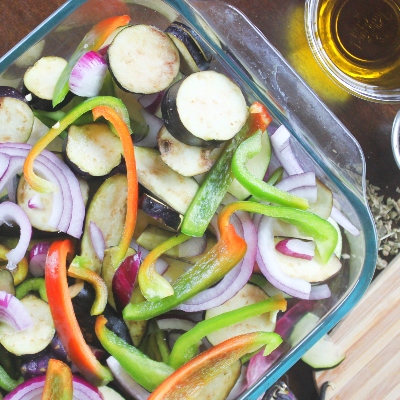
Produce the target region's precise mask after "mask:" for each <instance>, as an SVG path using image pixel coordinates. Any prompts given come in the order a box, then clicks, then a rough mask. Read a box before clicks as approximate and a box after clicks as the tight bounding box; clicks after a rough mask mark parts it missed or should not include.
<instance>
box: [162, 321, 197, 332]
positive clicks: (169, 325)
mask: <svg viewBox="0 0 400 400" xmlns="http://www.w3.org/2000/svg"><path fill="white" fill-rule="evenodd" d="M157 325H158V328H159V329H161V330H163V331H176V330H178V331H184V332H187V331H190V329H193V328H194V327H195V326H196V323H195V322H193V321H191V320H190V319H187V318H172V317H171V318H162V317H159V318H157Z"/></svg>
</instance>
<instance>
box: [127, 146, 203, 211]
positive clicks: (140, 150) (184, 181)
mask: <svg viewBox="0 0 400 400" xmlns="http://www.w3.org/2000/svg"><path fill="white" fill-rule="evenodd" d="M135 157H136V170H137V174H138V180H139V183H140V184H141V185H143V186H144V187H145V188H146V189H147V190H149V191H150V192H151V193H153V194H154V195H155V196H157V197H158V198H159V199H161V200H162V201H164V202H165V203H167V204H168V205H169V206H170V207H172V208H173V209H174V210H176V211H178V212H179V213H181V214H182V215H184V214H185V212H186V211H187V209H188V207H189V204H190V203H191V201H192V200H193V198H194V196H195V194H196V192H197V190H198V188H199V185H198V183H197V182H196V181H195V180H194V179H192V178H189V177H185V176H182V175H180V174H178V173H177V172H175V171H174V170H173V169H171V168H170V167H169V166H168V165H167V164H165V163H164V161H163V160H162V158H161V155H160V153H159V152H158V151H157V150H155V149H150V148H147V147H136V148H135Z"/></svg>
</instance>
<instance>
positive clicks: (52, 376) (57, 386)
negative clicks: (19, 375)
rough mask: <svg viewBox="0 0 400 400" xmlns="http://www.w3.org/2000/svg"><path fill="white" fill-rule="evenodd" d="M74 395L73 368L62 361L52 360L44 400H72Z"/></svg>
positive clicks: (44, 389) (45, 382)
mask: <svg viewBox="0 0 400 400" xmlns="http://www.w3.org/2000/svg"><path fill="white" fill-rule="evenodd" d="M73 393H74V388H73V385H72V372H71V368H70V367H69V366H68V365H67V364H65V363H63V362H62V361H60V360H56V359H54V358H50V360H49V364H48V367H47V371H46V380H45V381H44V388H43V393H42V400H54V399H57V400H72V399H73V397H74V394H73Z"/></svg>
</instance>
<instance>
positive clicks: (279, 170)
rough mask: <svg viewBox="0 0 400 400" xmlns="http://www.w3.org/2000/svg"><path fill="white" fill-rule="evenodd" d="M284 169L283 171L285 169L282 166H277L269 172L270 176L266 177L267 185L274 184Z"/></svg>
mask: <svg viewBox="0 0 400 400" xmlns="http://www.w3.org/2000/svg"><path fill="white" fill-rule="evenodd" d="M284 171H285V170H284V169H283V167H278V168H277V169H276V170H275V171H274V172H273V173H272V174H271V176H270V177H269V178H268V180H267V183H268V185H275V184H276V183H278V182H279V181H281V180H282V176H283V172H284Z"/></svg>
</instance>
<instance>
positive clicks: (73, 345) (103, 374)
mask: <svg viewBox="0 0 400 400" xmlns="http://www.w3.org/2000/svg"><path fill="white" fill-rule="evenodd" d="M73 252H74V248H73V245H72V242H71V241H70V240H68V239H67V240H63V241H56V242H53V243H52V244H51V245H50V248H49V251H48V254H47V259H46V266H45V281H46V292H47V297H48V299H49V307H50V311H51V315H52V317H53V320H54V326H55V328H56V331H57V334H58V336H59V338H60V340H61V343H62V345H63V346H64V348H65V350H66V352H67V355H68V357H69V359H70V360H71V362H72V363H73V364H74V365H75V366H76V367H77V368H78V370H79V371H80V373H81V374H82V375H83V376H84V377H85V378H86V379H87V380H88V381H89V382H91V383H93V384H94V385H97V386H100V385H106V384H107V383H108V382H110V381H111V380H112V379H113V376H112V374H111V371H110V370H109V369H108V368H106V367H105V366H103V365H102V364H101V363H100V362H99V361H98V360H97V358H96V357H95V356H94V354H93V353H92V350H91V349H90V347H89V346H88V344H87V343H86V342H85V339H84V337H83V334H82V331H81V329H80V327H79V324H78V321H77V319H76V316H75V313H74V308H73V306H72V302H71V298H70V295H69V291H68V283H67V266H66V261H67V257H68V255H70V254H73Z"/></svg>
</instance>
